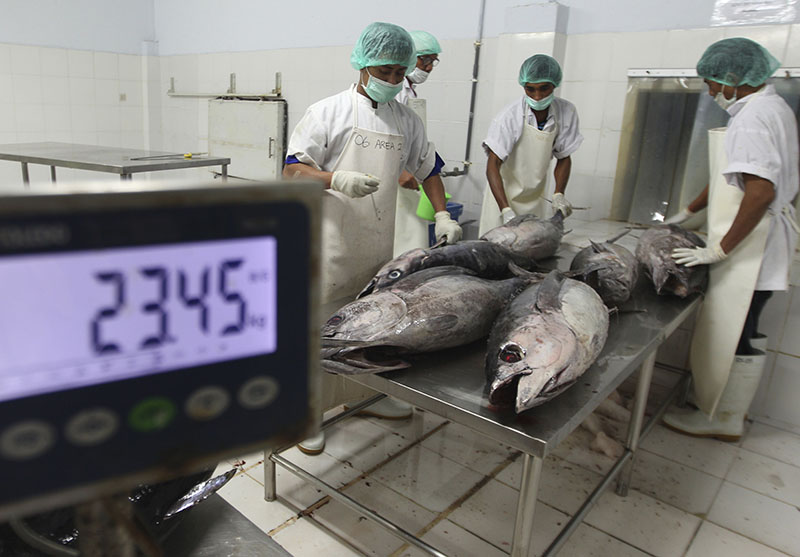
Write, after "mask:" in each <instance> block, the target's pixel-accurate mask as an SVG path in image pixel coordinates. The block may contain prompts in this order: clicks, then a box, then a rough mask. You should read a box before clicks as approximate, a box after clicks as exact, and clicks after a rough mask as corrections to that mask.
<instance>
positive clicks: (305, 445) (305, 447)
mask: <svg viewBox="0 0 800 557" xmlns="http://www.w3.org/2000/svg"><path fill="white" fill-rule="evenodd" d="M297 448H298V449H300V451H301V452H303V453H306V454H307V455H311V456H314V455H318V454H320V453H321V452H322V449H324V448H325V432H324V431H320V432H319V433H317V434H316V435H315V436H314V437H309V438H308V439H305V440H303V441H301V442H299V443H298V444H297Z"/></svg>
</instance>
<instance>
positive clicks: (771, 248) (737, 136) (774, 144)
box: [723, 85, 800, 290]
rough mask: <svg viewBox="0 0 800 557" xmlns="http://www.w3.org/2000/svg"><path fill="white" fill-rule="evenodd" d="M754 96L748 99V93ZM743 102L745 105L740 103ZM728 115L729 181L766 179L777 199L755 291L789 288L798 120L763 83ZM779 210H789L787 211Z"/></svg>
mask: <svg viewBox="0 0 800 557" xmlns="http://www.w3.org/2000/svg"><path fill="white" fill-rule="evenodd" d="M751 97H752V98H751ZM745 105H747V110H744V111H742V108H744V107H745ZM728 112H729V113H730V114H731V116H732V118H731V119H730V121H729V122H728V131H727V133H726V135H725V152H726V154H727V156H728V165H727V167H726V168H725V170H724V171H723V174H724V175H725V179H726V180H727V181H728V183H729V184H731V185H733V186H736V187H738V188H740V189H742V190H743V189H744V181H743V180H742V173H747V174H753V175H756V176H759V177H761V178H764V179H766V180H769V181H770V182H772V183H773V184H774V186H775V199H774V200H773V201H772V204H771V205H770V207H769V213H770V214H771V215H773V216H774V218H772V219H771V222H770V228H769V234H768V235H767V244H766V247H765V250H764V258H763V261H762V263H761V270H760V272H759V275H758V280H757V281H756V286H755V289H756V290H787V289H788V287H789V271H790V269H791V264H792V256H793V254H794V250H795V247H796V245H797V233H796V232H795V231H794V229H793V228H792V224H791V219H793V218H794V207H793V206H792V200H793V199H794V197H795V196H796V195H797V192H798V187H800V175H799V172H800V171H799V170H798V164H799V163H798V138H797V122H796V119H795V115H794V112H792V109H791V108H789V105H787V104H786V102H785V101H784V100H783V99H782V98H781V97H780V96H779V95H778V94H777V93H776V92H775V87H774V86H773V85H767V86H766V87H764V89H763V90H762V91H760V92H758V93H756V94H753V95H748V96H747V97H744V98H743V99H741V100H739V101H737V102H736V103H734V104H733V105H732V106H731V107H729V108H728ZM783 211H788V213H789V214H788V215H787V214H786V213H784V212H783Z"/></svg>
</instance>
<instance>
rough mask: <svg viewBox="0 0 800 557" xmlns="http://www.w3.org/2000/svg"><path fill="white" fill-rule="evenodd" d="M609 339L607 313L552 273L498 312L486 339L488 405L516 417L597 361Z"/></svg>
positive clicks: (585, 291) (584, 290) (585, 289)
mask: <svg viewBox="0 0 800 557" xmlns="http://www.w3.org/2000/svg"><path fill="white" fill-rule="evenodd" d="M607 337H608V310H607V308H606V306H605V305H604V304H603V300H602V299H601V298H600V296H599V295H598V294H597V293H596V292H595V291H594V290H593V289H592V288H591V287H589V286H587V285H586V284H583V283H582V282H579V281H576V280H572V279H569V278H566V277H565V276H564V275H562V274H561V273H559V272H558V271H552V272H551V273H550V274H548V275H547V277H546V278H545V279H544V281H542V282H540V283H538V284H534V285H532V286H529V287H527V288H526V289H525V290H523V291H522V292H521V293H520V294H519V295H517V296H516V297H515V298H514V300H513V301H511V303H509V304H508V306H506V308H505V309H504V310H503V311H502V312H501V313H500V315H499V316H498V318H497V321H496V322H495V324H494V326H493V327H492V331H491V333H490V335H489V343H488V348H487V352H486V378H487V381H488V383H489V402H491V403H492V404H496V405H498V406H510V405H512V404H513V405H514V408H515V410H516V412H517V413H519V412H523V411H525V410H527V409H529V408H533V407H534V406H538V405H539V404H542V403H543V402H545V401H547V400H549V399H551V398H553V397H554V396H556V395H558V394H559V393H561V392H563V391H564V390H565V389H566V388H567V387H569V386H570V385H572V384H573V383H574V382H575V381H576V380H577V378H578V377H580V376H581V375H582V374H583V372H585V371H586V370H587V369H588V368H589V366H591V364H592V363H593V362H594V361H595V359H596V358H597V356H598V355H599V354H600V351H601V350H602V349H603V346H604V345H605V342H606V338H607Z"/></svg>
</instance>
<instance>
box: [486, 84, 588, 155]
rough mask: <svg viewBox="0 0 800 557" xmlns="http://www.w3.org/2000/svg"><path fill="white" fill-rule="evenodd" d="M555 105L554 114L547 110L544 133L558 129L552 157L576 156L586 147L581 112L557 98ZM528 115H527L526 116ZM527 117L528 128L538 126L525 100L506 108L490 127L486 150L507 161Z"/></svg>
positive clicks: (569, 103)
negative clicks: (581, 148)
mask: <svg viewBox="0 0 800 557" xmlns="http://www.w3.org/2000/svg"><path fill="white" fill-rule="evenodd" d="M552 104H554V105H556V106H555V110H548V113H547V121H546V122H545V124H544V128H543V129H542V131H548V130H549V129H551V128H553V127H555V128H556V137H555V139H554V141H553V156H554V157H556V158H557V159H563V158H566V157H568V156H570V155H571V154H572V153H574V152H575V151H576V150H577V149H578V147H580V146H581V143H583V136H582V135H581V132H580V125H579V122H578V111H577V110H576V109H575V105H574V104H572V103H571V102H569V101H567V100H564V99H561V98H559V97H555V98H554V99H553V102H552ZM524 111H527V112H524ZM525 114H527V117H528V124H531V125H533V126H536V125H537V122H536V115H535V114H534V113H533V110H532V109H531V108H530V107H529V106H528V105H527V103H526V102H525V98H524V96H523V97H522V98H518V99H515V100H514V102H512V103H510V104H509V105H508V106H506V107H505V108H504V109H503V110H502V111H501V112H500V113H499V114H497V116H495V117H494V119H493V120H492V123H491V125H489V132H488V133H487V134H486V139H484V140H483V147H484V149H486V148H489V149H491V150H492V152H494V154H495V155H497V156H498V157H499V158H500V160H502V161H505V160H506V159H507V158H508V156H509V155H510V154H511V151H513V150H514V146H515V145H516V144H517V142H518V141H519V139H520V137H522V130H523V123H524V121H525V120H524V118H525Z"/></svg>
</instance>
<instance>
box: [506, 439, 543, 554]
mask: <svg viewBox="0 0 800 557" xmlns="http://www.w3.org/2000/svg"><path fill="white" fill-rule="evenodd" d="M541 477H542V459H541V458H539V457H538V456H532V455H529V454H525V455H524V460H523V461H522V481H521V482H520V486H519V499H518V500H517V518H516V520H515V521H514V539H513V540H512V541H511V556H512V557H528V555H533V543H532V542H533V511H534V509H535V508H536V496H537V495H538V493H539V480H540V479H541Z"/></svg>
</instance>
